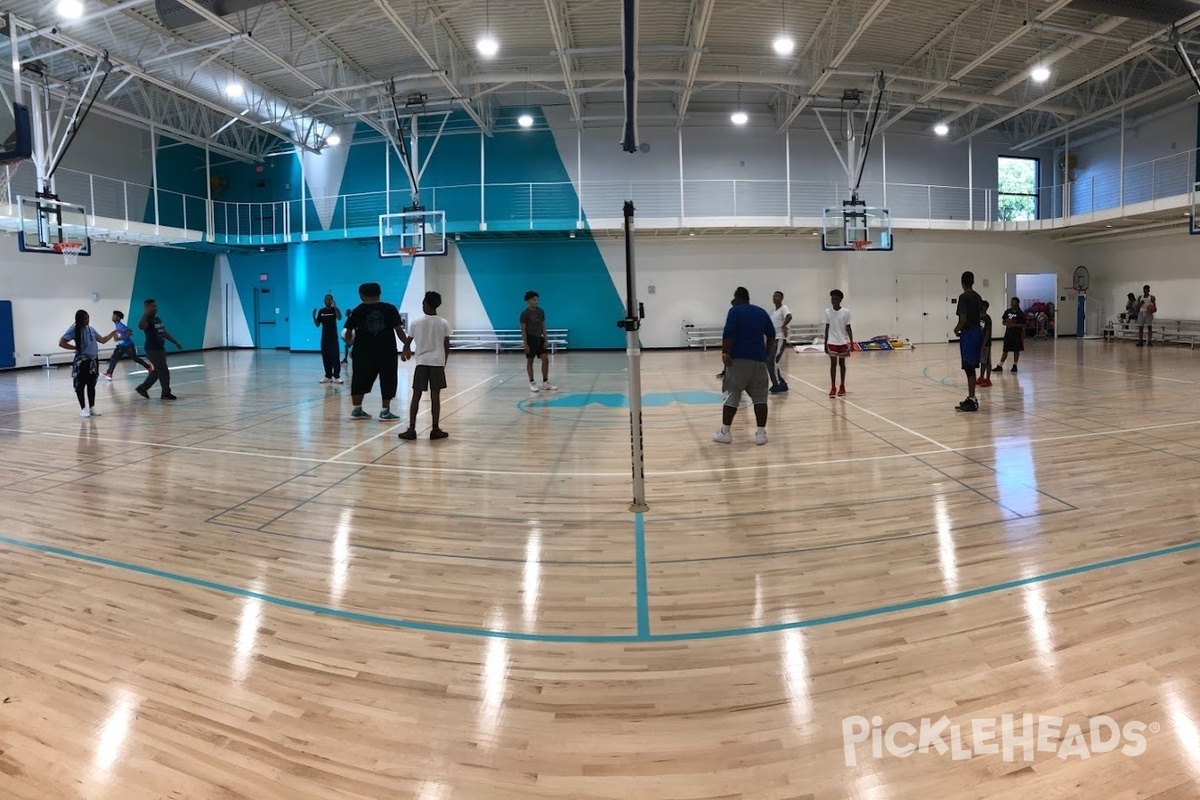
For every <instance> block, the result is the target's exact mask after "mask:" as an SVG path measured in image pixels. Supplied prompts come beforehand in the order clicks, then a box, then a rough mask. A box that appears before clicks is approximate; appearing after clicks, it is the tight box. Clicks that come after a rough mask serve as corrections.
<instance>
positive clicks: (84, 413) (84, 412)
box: [79, 408, 91, 419]
mask: <svg viewBox="0 0 1200 800" xmlns="http://www.w3.org/2000/svg"><path fill="white" fill-rule="evenodd" d="M90 416H91V412H89V411H88V410H87V409H86V408H81V409H79V418H80V419H87V418H88V417H90Z"/></svg>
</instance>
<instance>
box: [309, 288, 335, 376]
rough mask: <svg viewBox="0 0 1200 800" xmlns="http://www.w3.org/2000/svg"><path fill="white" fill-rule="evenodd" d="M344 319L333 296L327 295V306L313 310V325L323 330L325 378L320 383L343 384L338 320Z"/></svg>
mask: <svg viewBox="0 0 1200 800" xmlns="http://www.w3.org/2000/svg"><path fill="white" fill-rule="evenodd" d="M341 318H342V310H341V309H340V308H338V307H337V301H336V300H334V299H333V295H331V294H327V295H325V305H323V306H322V307H321V308H316V309H313V325H316V326H317V327H318V328H320V329H321V361H322V362H323V363H324V366H325V377H324V378H322V379H321V380H320V381H319V382H320V383H341V382H342V363H341V361H340V360H339V358H338V357H339V356H340V355H341V353H339V352H338V349H339V348H338V335H337V328H338V325H337V324H338V320H340V319H341Z"/></svg>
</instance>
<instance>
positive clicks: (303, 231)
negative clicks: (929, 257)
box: [0, 150, 1197, 245]
mask: <svg viewBox="0 0 1200 800" xmlns="http://www.w3.org/2000/svg"><path fill="white" fill-rule="evenodd" d="M1196 161H1197V157H1196V151H1194V150H1192V151H1186V152H1181V153H1177V154H1173V155H1170V156H1166V157H1164V158H1160V159H1155V160H1153V161H1147V162H1144V163H1140V164H1132V165H1126V166H1125V167H1123V168H1122V169H1120V170H1114V171H1111V172H1099V173H1096V174H1094V175H1087V176H1084V177H1082V178H1079V179H1077V180H1074V181H1072V182H1070V183H1068V184H1065V185H1063V184H1059V185H1053V186H1046V187H1043V188H1041V189H1039V190H1038V192H1037V196H1038V219H1041V220H1066V221H1068V222H1069V221H1070V218H1071V217H1075V216H1082V215H1089V214H1096V213H1104V212H1111V211H1113V210H1116V209H1128V208H1130V207H1137V206H1138V205H1139V204H1144V203H1147V202H1152V201H1169V202H1170V203H1173V204H1176V205H1178V204H1187V205H1190V203H1191V200H1192V197H1193V196H1194V191H1195V190H1194V187H1195V185H1196V180H1195V177H1196ZM6 169H9V170H12V172H11V181H10V183H9V187H8V190H7V191H8V201H9V202H10V203H11V202H12V199H13V198H15V196H16V195H18V194H20V195H24V196H31V195H32V194H33V193H34V175H33V169H32V167H31V166H30V165H29V163H28V162H25V163H22V164H20V165H18V168H17V169H15V170H14V169H12V168H11V167H8V168H6ZM56 179H57V186H58V194H59V196H60V197H61V198H62V199H64V200H70V201H73V202H78V203H80V204H82V205H85V206H86V207H87V208H88V209H90V211H91V213H92V214H93V215H94V216H95V217H97V218H105V219H108V220H115V221H116V222H117V223H124V224H125V226H126V227H127V228H128V227H129V225H130V224H131V223H140V224H142V225H153V226H155V228H156V229H157V228H159V227H161V228H173V229H183V230H188V231H194V232H197V233H198V234H201V237H198V238H204V239H206V240H208V241H211V242H217V243H222V244H231V245H237V244H244V245H257V244H274V243H284V242H290V241H300V240H301V239H302V238H305V237H307V238H361V237H371V236H374V235H375V233H376V231H377V229H378V223H379V216H380V215H381V214H384V213H395V212H398V211H402V210H403V209H404V208H405V207H406V206H408V205H410V204H411V198H410V195H409V192H408V191H406V190H405V191H401V190H398V189H394V190H392V191H378V192H366V193H359V194H343V195H337V196H333V197H324V198H312V197H305V198H304V199H303V200H288V201H280V202H273V203H239V202H229V201H224V200H214V201H208V200H207V199H206V198H203V197H198V196H194V195H187V194H181V193H178V192H171V191H167V190H161V189H160V190H157V191H156V190H155V189H154V188H153V187H152V186H147V185H145V184H139V183H135V182H131V181H121V180H116V179H113V178H106V177H102V176H99V175H93V174H89V173H83V172H77V171H73V170H69V169H60V170H59V171H58V173H57V175H56ZM859 194H860V196H861V197H862V198H863V199H864V200H865V201H866V202H867V204H868V205H872V206H883V207H886V208H888V209H889V210H890V212H891V216H892V219H893V220H904V221H905V222H907V223H909V224H914V225H920V224H925V225H927V226H928V227H939V226H945V227H974V228H983V229H986V228H989V227H992V223H996V222H1004V221H1005V220H1002V219H1000V215H1001V211H1000V206H999V205H998V203H997V200H998V194H997V192H996V190H994V189H984V188H978V187H976V188H969V187H961V186H938V185H929V184H909V183H891V182H889V183H886V184H884V183H866V184H864V185H863V186H862V187H861V188H860V191H859ZM848 196H849V188H848V187H847V186H846V185H845V184H839V183H836V182H832V181H830V182H819V181H791V180H740V179H738V180H682V181H681V180H669V181H584V182H582V183H581V184H574V183H570V182H561V183H503V184H487V185H484V186H480V185H478V184H467V185H458V186H435V187H429V188H426V189H422V190H421V193H420V201H421V205H422V206H424V207H425V208H427V209H438V210H442V211H445V212H446V222H447V232H448V233H456V232H458V233H472V232H478V231H481V230H486V231H491V232H515V231H553V230H574V229H576V228H589V227H595V228H603V227H610V226H613V227H615V226H617V225H619V220H620V216H621V214H620V210H621V206H622V204H623V203H624V201H625V200H627V199H632V200H633V201H634V204H635V205H636V206H637V210H638V218H639V220H642V221H643V224H650V225H653V226H655V227H660V228H662V227H679V228H687V227H703V226H706V225H710V226H711V225H719V226H722V227H738V226H743V227H787V226H793V225H798V226H812V225H814V224H819V220H820V218H821V216H822V214H823V211H824V209H825V208H826V207H838V206H840V204H841V201H842V200H844V199H846V198H847V197H848ZM2 199H3V198H0V200H2ZM1064 210H1069V213H1068V214H1065V215H1064Z"/></svg>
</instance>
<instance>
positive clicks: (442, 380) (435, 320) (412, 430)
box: [398, 292, 450, 441]
mask: <svg viewBox="0 0 1200 800" xmlns="http://www.w3.org/2000/svg"><path fill="white" fill-rule="evenodd" d="M441 304H442V296H441V295H440V294H438V293H437V292H426V293H425V301H424V302H423V303H422V304H421V310H422V311H424V312H425V316H423V317H421V318H420V319H419V320H417V321H416V322H414V323H413V324H412V330H411V333H412V335H411V336H410V337H402V338H403V339H404V353H403V354H402V355H401V357H402V358H403V359H404V360H405V361H407V360H408V359H409V358H416V360H417V368H416V370H415V371H414V372H413V382H412V403H411V404H410V405H409V407H408V430H406V431H404V433H401V434H398V435H399V437H400V438H401V439H408V440H410V441H411V440H413V439H416V438H417V411H418V410H419V409H420V408H421V394H422V393H424V392H425V390H426V389H428V390H429V413H430V415H431V416H432V417H433V430H431V431H430V432H429V438H430V439H433V440H437V439H445V438H446V437H447V436H449V435H450V434H448V433H446V432H445V431H444V430H442V429H441V427H440V423H441V419H442V389H445V388H446V360H447V359H448V358H450V323H449V322H448V321H447V320H446V319H445V318H444V317H439V316H437V310H438V307H439V306H441Z"/></svg>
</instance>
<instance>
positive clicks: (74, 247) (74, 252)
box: [54, 242, 83, 266]
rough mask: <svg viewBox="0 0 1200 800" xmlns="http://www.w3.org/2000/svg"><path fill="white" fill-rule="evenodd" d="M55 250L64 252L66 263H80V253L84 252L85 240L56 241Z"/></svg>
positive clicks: (64, 261)
mask: <svg viewBox="0 0 1200 800" xmlns="http://www.w3.org/2000/svg"><path fill="white" fill-rule="evenodd" d="M54 252H56V253H61V254H62V257H63V263H64V264H67V265H68V266H69V265H71V264H78V263H79V254H80V253H82V252H83V242H55V243H54Z"/></svg>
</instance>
